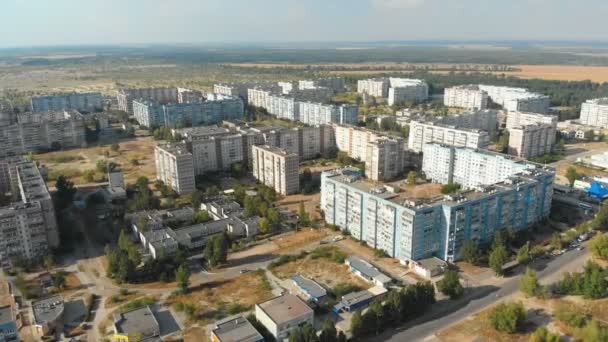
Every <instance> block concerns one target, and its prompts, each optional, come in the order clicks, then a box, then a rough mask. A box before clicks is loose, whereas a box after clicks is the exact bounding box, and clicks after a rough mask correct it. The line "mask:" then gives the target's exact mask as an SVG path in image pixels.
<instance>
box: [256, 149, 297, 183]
mask: <svg viewBox="0 0 608 342" xmlns="http://www.w3.org/2000/svg"><path fill="white" fill-rule="evenodd" d="M298 166H299V158H298V155H297V154H294V153H288V152H286V151H285V150H283V149H280V148H276V147H272V146H268V145H263V146H253V176H254V177H255V178H256V179H257V180H259V181H260V182H261V183H263V184H265V185H267V186H269V187H271V188H273V189H274V190H275V191H276V192H278V193H280V194H282V195H291V194H294V193H296V192H298V191H299V190H300V176H299V170H298Z"/></svg>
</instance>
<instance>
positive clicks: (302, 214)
mask: <svg viewBox="0 0 608 342" xmlns="http://www.w3.org/2000/svg"><path fill="white" fill-rule="evenodd" d="M298 221H299V224H300V226H301V227H307V226H309V225H310V216H309V215H308V213H307V212H306V208H305V207H304V202H300V209H299V210H298Z"/></svg>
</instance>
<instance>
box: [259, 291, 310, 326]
mask: <svg viewBox="0 0 608 342" xmlns="http://www.w3.org/2000/svg"><path fill="white" fill-rule="evenodd" d="M256 305H257V306H258V307H259V308H260V309H262V311H264V312H265V313H266V315H268V317H270V319H272V320H273V321H274V322H275V323H277V324H280V323H283V322H290V321H292V320H294V319H296V318H298V317H302V316H305V315H312V314H313V311H312V309H311V308H310V307H308V305H306V303H304V301H303V300H301V299H300V298H299V297H298V296H294V295H292V294H284V295H282V296H279V297H275V298H273V299H270V300H267V301H265V302H262V303H259V304H256Z"/></svg>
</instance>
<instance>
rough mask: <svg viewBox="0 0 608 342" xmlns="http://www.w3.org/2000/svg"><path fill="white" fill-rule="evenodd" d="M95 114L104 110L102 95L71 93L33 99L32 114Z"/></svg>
mask: <svg viewBox="0 0 608 342" xmlns="http://www.w3.org/2000/svg"><path fill="white" fill-rule="evenodd" d="M66 110H67V111H71V110H77V111H80V112H94V111H101V110H103V96H102V95H101V93H70V94H62V95H49V96H34V97H32V112H49V111H66Z"/></svg>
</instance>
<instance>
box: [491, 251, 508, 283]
mask: <svg viewBox="0 0 608 342" xmlns="http://www.w3.org/2000/svg"><path fill="white" fill-rule="evenodd" d="M489 259H490V262H489V263H490V268H492V270H493V271H494V273H495V274H496V275H497V276H502V275H503V274H504V271H503V269H502V268H503V266H504V265H505V263H506V262H507V260H508V259H509V252H507V249H506V248H505V246H503V245H499V246H496V247H494V248H493V249H492V251H491V252H490V258H489Z"/></svg>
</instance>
